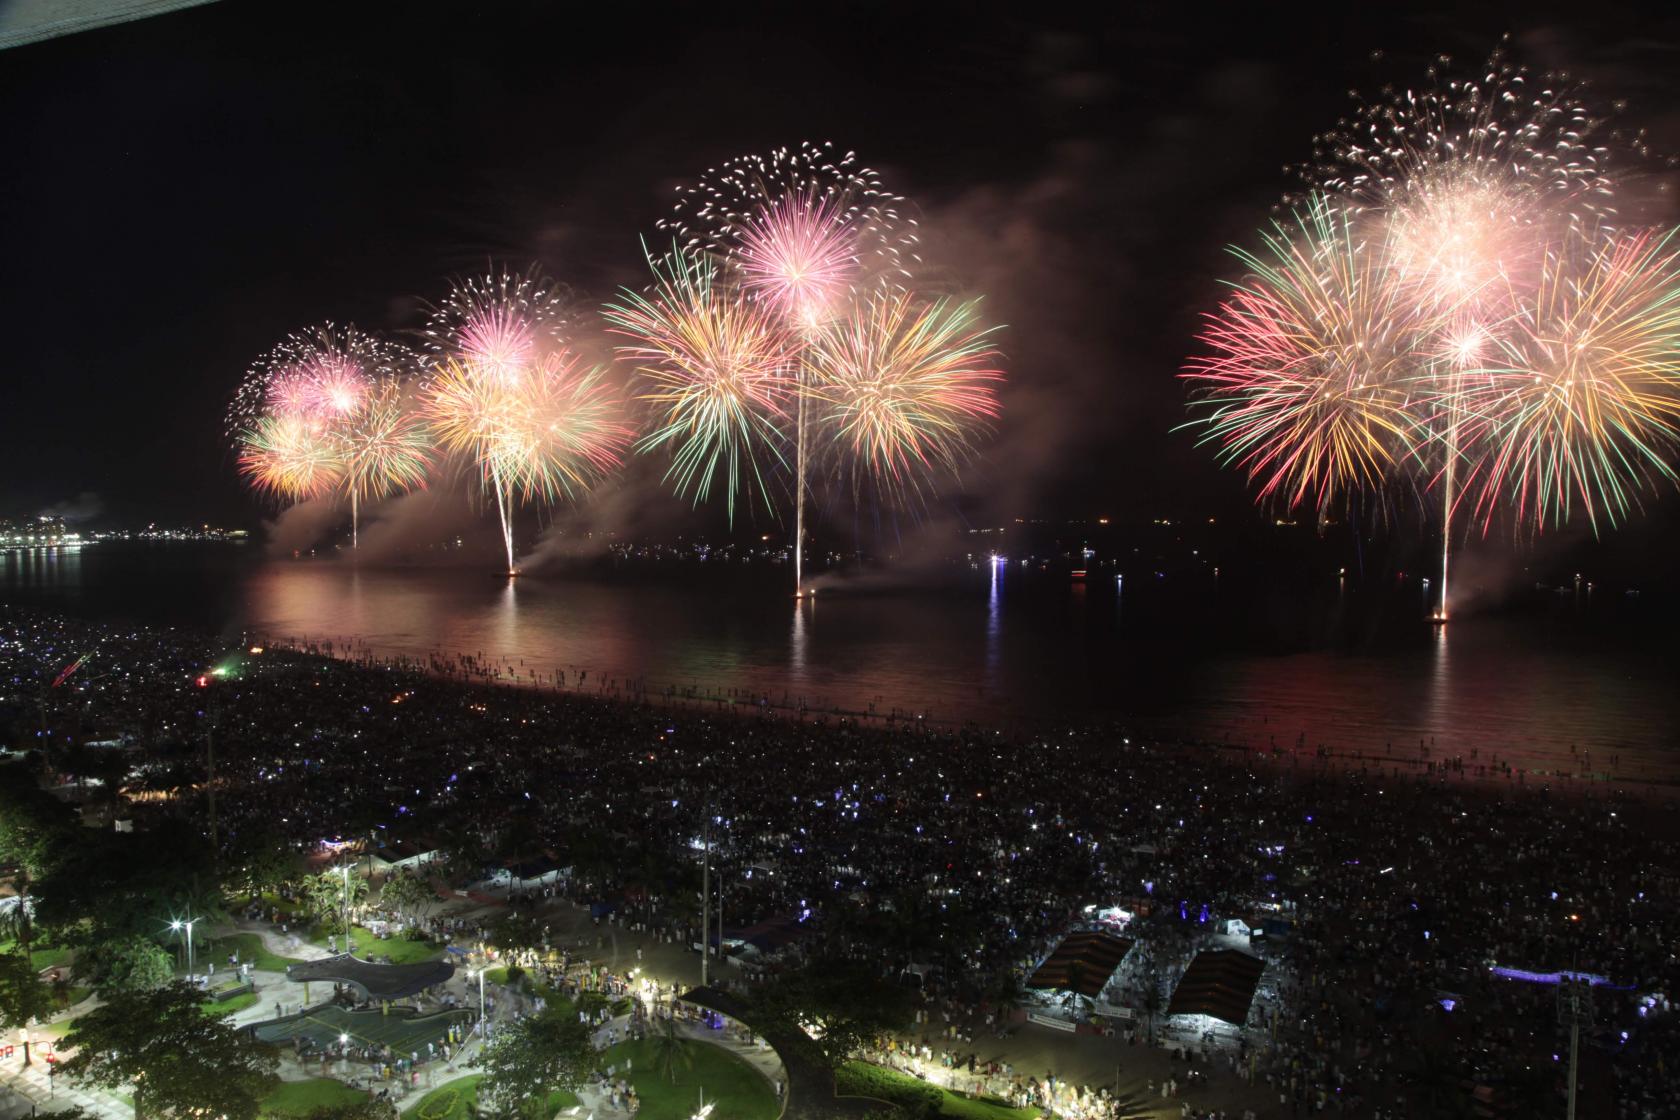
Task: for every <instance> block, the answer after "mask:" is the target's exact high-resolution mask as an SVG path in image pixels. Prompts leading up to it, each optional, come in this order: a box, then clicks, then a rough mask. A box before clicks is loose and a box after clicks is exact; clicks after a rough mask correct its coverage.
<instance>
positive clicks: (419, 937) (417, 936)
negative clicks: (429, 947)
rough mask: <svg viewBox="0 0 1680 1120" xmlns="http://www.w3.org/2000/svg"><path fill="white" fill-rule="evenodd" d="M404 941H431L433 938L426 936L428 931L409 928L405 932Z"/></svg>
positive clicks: (416, 927)
mask: <svg viewBox="0 0 1680 1120" xmlns="http://www.w3.org/2000/svg"><path fill="white" fill-rule="evenodd" d="M403 939H404V940H405V941H430V940H431V938H429V937H427V936H426V931H425V930H423V929H421V928H420V927H419V926H409V927H408V928H407V929H405V930H403Z"/></svg>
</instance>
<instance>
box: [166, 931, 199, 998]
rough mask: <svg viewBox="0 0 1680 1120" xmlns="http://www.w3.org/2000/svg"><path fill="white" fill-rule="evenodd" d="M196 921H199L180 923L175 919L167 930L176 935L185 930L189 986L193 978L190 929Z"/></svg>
mask: <svg viewBox="0 0 1680 1120" xmlns="http://www.w3.org/2000/svg"><path fill="white" fill-rule="evenodd" d="M198 921H199V919H197V918H188V919H187V920H186V921H181V920H180V919H177V920H175V921H173V922H170V923H169V928H170V929H172V930H174V931H175V932H176V933H179V932H181V930H183V929H185V930H186V931H187V983H189V984H191V983H193V980H194V976H193V944H192V929H193V925H194V923H196V922H198Z"/></svg>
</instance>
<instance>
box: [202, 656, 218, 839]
mask: <svg viewBox="0 0 1680 1120" xmlns="http://www.w3.org/2000/svg"><path fill="white" fill-rule="evenodd" d="M205 691H207V692H209V694H210V695H208V696H206V697H205V700H204V707H205V713H204V714H205V717H206V718H205V721H204V757H205V769H206V770H207V771H208V774H209V778H208V780H207V783H206V785H205V788H206V789H207V790H208V791H209V793H210V797H209V809H210V851H211V858H212V859H214V860H215V861H216V862H217V863H218V864H219V863H220V862H221V858H220V854H221V845H220V844H218V843H217V842H216V692H215V690H214V689H206V690H205Z"/></svg>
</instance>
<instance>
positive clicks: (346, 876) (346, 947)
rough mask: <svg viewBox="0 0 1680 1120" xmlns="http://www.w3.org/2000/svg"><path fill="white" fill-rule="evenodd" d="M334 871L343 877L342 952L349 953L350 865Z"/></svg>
mask: <svg viewBox="0 0 1680 1120" xmlns="http://www.w3.org/2000/svg"><path fill="white" fill-rule="evenodd" d="M335 870H336V871H337V872H338V873H339V874H340V875H342V876H344V951H345V952H346V953H348V952H350V865H349V864H348V863H346V864H344V865H343V866H341V867H338V868H335Z"/></svg>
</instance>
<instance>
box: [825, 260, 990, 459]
mask: <svg viewBox="0 0 1680 1120" xmlns="http://www.w3.org/2000/svg"><path fill="white" fill-rule="evenodd" d="M992 333H993V332H992V329H990V328H987V327H985V326H983V325H982V324H981V322H980V318H979V314H978V301H977V300H970V301H967V302H953V301H949V300H936V301H933V302H931V303H929V302H923V301H920V300H916V299H914V298H913V297H911V296H909V295H906V294H902V293H900V294H883V295H879V296H876V297H874V298H872V299H869V300H865V301H863V302H861V303H860V304H859V305H857V306H856V307H854V308H853V310H852V311H851V313H850V314H849V315H848V316H847V317H846V318H845V319H843V320H842V321H840V322H838V323H835V324H834V325H833V326H831V327H830V328H828V329H827V330H825V331H823V332H822V333H821V334H820V335H819V336H818V338H817V340H816V342H815V344H814V345H813V347H812V355H811V373H812V377H811V394H812V396H813V398H814V399H815V400H817V401H818V402H820V403H821V405H822V406H823V412H824V415H823V417H822V420H823V423H824V426H825V429H826V430H829V431H832V433H833V436H834V439H835V441H836V442H837V443H839V444H840V445H841V446H842V447H843V448H845V449H846V451H847V452H848V455H847V457H848V459H850V460H851V461H855V462H856V463H858V464H860V465H861V467H862V469H863V470H864V472H866V473H867V474H869V475H870V476H871V477H872V478H873V479H874V480H875V481H876V482H877V483H879V484H882V485H884V486H886V487H887V488H889V489H892V490H895V491H902V490H905V489H910V490H914V489H916V488H917V486H918V476H920V477H923V478H925V477H928V476H930V475H932V474H936V473H940V472H945V471H950V470H954V469H955V468H956V467H957V466H958V465H959V464H960V463H961V462H962V460H963V459H965V458H967V456H968V455H969V453H970V451H971V449H972V447H973V441H974V438H975V437H976V436H977V435H978V434H979V433H981V432H982V431H984V430H986V429H987V428H988V427H989V426H990V424H991V422H992V421H993V420H995V419H996V418H997V416H998V413H999V407H998V399H997V392H996V385H997V382H999V381H1001V380H1002V379H1003V374H1002V373H1001V372H1000V371H999V370H998V369H997V368H996V366H995V365H994V364H993V363H995V361H996V360H997V358H998V352H997V349H996V348H995V346H993V344H992Z"/></svg>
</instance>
